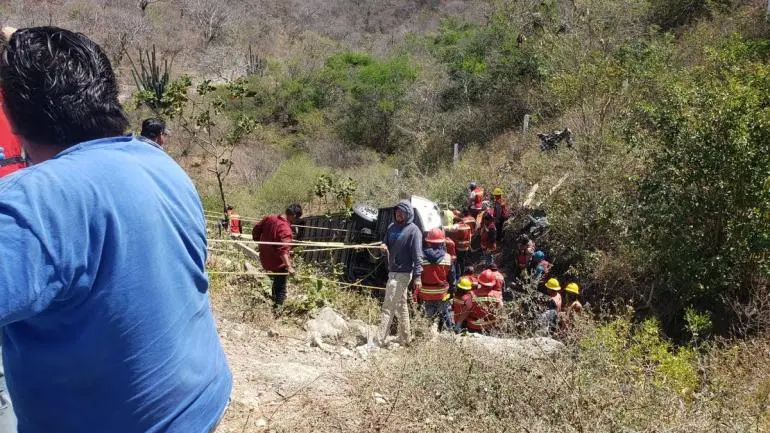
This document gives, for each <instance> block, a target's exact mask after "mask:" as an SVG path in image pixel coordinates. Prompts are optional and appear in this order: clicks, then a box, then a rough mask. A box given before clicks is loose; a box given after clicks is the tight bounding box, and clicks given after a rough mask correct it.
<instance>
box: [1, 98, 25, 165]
mask: <svg viewBox="0 0 770 433" xmlns="http://www.w3.org/2000/svg"><path fill="white" fill-rule="evenodd" d="M1 105H2V95H0V106H1ZM26 166H27V162H26V160H25V158H24V154H23V152H22V149H21V143H19V139H18V138H16V136H15V135H14V134H13V132H12V131H11V125H9V124H8V119H7V118H6V117H5V111H4V110H2V109H0V177H3V176H6V175H9V174H11V173H13V172H14V171H16V170H20V169H22V168H24V167H26Z"/></svg>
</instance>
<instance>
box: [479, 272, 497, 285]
mask: <svg viewBox="0 0 770 433" xmlns="http://www.w3.org/2000/svg"><path fill="white" fill-rule="evenodd" d="M496 283H497V279H496V278H495V273H494V272H492V270H490V269H487V270H485V271H484V272H482V273H481V275H479V284H481V285H482V286H485V287H492V286H494V285H495V284H496Z"/></svg>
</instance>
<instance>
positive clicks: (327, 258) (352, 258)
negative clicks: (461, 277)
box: [295, 195, 548, 287]
mask: <svg viewBox="0 0 770 433" xmlns="http://www.w3.org/2000/svg"><path fill="white" fill-rule="evenodd" d="M409 201H410V202H411V204H412V207H413V208H414V211H415V212H414V223H415V224H416V225H417V226H418V227H419V228H420V230H421V231H422V232H423V234H427V233H428V231H430V230H431V229H434V228H436V227H441V226H442V223H443V219H442V212H441V208H440V207H439V205H438V204H436V203H435V202H433V201H431V200H429V199H427V198H424V197H420V196H416V195H413V196H411V197H410V198H409ZM394 210H395V207H393V206H391V207H384V208H379V209H376V208H373V207H370V206H366V205H355V206H353V209H352V212H351V213H350V214H333V215H310V216H305V217H303V218H302V220H301V221H299V222H298V223H297V224H296V225H295V230H296V239H297V240H298V241H308V242H339V243H344V244H346V245H366V244H372V243H376V242H380V241H382V239H383V238H384V237H385V232H386V231H387V229H388V227H389V226H390V224H392V223H393V213H394ZM512 217H513V218H511V221H509V224H511V223H512V224H513V225H514V226H515V229H514V231H515V232H516V233H518V234H522V235H524V234H526V235H527V236H528V237H529V238H531V239H539V238H540V239H542V238H543V237H545V235H546V234H547V231H548V222H547V218H546V216H545V213H544V212H543V211H542V210H541V209H531V208H526V207H525V208H520V209H518V210H517V211H516V212H514V213H513V215H512ZM514 242H515V240H514ZM512 243H513V242H512ZM478 244H479V242H478V236H474V240H473V242H472V243H471V245H472V247H474V248H478ZM511 249H512V250H514V251H515V247H514V248H511ZM295 254H297V255H298V256H299V257H302V259H303V260H305V261H306V262H310V263H317V264H323V265H332V266H337V267H339V268H340V269H341V271H342V272H341V277H342V278H343V279H345V280H347V281H349V282H356V283H359V284H362V285H367V286H380V287H383V286H384V285H385V283H386V281H387V276H388V269H387V260H385V259H384V257H383V256H382V254H381V253H380V252H379V251H377V250H373V249H370V248H362V249H353V248H345V249H331V250H317V249H316V250H313V249H307V250H302V249H297V250H296V251H295ZM506 259H507V257H506V255H505V254H503V260H504V261H506Z"/></svg>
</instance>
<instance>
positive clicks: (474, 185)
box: [468, 182, 476, 191]
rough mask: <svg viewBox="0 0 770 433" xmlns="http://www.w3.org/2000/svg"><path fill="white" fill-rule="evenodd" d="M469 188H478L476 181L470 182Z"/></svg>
mask: <svg viewBox="0 0 770 433" xmlns="http://www.w3.org/2000/svg"><path fill="white" fill-rule="evenodd" d="M468 189H469V190H471V191H473V190H474V189H476V182H470V183H468Z"/></svg>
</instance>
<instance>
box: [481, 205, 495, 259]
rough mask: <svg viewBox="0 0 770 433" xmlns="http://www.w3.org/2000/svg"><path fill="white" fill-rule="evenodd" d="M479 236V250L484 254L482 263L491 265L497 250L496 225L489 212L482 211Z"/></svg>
mask: <svg viewBox="0 0 770 433" xmlns="http://www.w3.org/2000/svg"><path fill="white" fill-rule="evenodd" d="M480 236H481V252H482V254H483V256H484V263H486V264H487V265H491V264H492V263H493V262H494V255H495V253H496V252H497V227H496V226H495V218H494V217H493V216H492V214H491V213H489V212H484V219H483V222H482V223H481V230H480Z"/></svg>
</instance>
